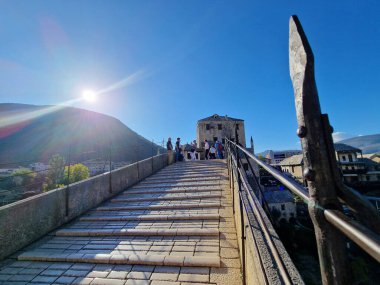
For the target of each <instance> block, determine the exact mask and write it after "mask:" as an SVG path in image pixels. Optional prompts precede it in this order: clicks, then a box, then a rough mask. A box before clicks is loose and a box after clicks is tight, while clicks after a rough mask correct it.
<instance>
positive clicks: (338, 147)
mask: <svg viewBox="0 0 380 285" xmlns="http://www.w3.org/2000/svg"><path fill="white" fill-rule="evenodd" d="M334 147H335V151H337V152H345V151H348V152H361V151H362V150H361V149H358V148H356V147H353V146H350V145H348V144H344V143H334Z"/></svg>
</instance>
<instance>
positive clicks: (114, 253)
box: [0, 160, 241, 285]
mask: <svg viewBox="0 0 380 285" xmlns="http://www.w3.org/2000/svg"><path fill="white" fill-rule="evenodd" d="M181 175H183V177H182V178H181ZM202 176H203V178H204V179H203V178H202ZM226 177H227V172H226V165H225V162H224V161H221V160H215V161H196V162H185V163H177V164H175V165H171V166H169V167H167V168H165V169H163V170H161V171H159V172H158V173H157V174H156V175H153V176H152V177H151V178H148V179H147V180H146V181H149V183H146V184H145V185H144V182H143V183H140V184H138V185H136V186H134V187H132V188H131V189H128V190H126V191H124V192H123V193H122V194H120V195H119V196H118V197H116V198H115V199H116V200H118V199H120V200H122V199H123V200H124V201H120V203H121V204H119V205H122V207H118V208H119V209H117V210H116V209H112V211H98V209H99V208H98V209H93V210H91V211H89V212H88V213H87V214H86V215H85V216H83V217H81V218H78V219H77V220H75V221H73V222H71V223H70V224H68V225H66V226H65V227H64V228H62V229H59V230H58V231H56V233H58V236H57V235H49V236H46V237H44V238H43V239H42V240H41V241H39V242H36V243H34V244H32V245H30V246H28V247H27V248H26V249H25V250H23V251H21V253H20V254H18V255H17V258H18V259H19V260H14V259H10V260H8V261H7V262H8V264H7V265H6V266H4V267H2V268H0V284H90V285H93V284H95V285H96V284H114V285H117V284H120V285H121V284H123V285H130V284H148V285H163V284H165V285H190V284H191V285H197V284H198V285H199V284H203V285H204V284H218V285H230V284H231V285H234V284H241V277H240V259H239V253H238V246H237V239H236V229H235V224H234V218H233V216H232V201H231V200H232V196H231V193H230V189H229V185H228V181H227V180H226ZM150 182H152V183H150ZM153 182H154V183H153ZM160 182H163V183H160ZM210 195H211V196H210ZM188 197H194V199H190V198H188ZM136 198H138V199H137V200H136ZM126 199H130V200H126ZM131 199H132V200H131ZM133 199H134V200H133ZM144 199H145V201H144ZM125 200H126V201H125ZM112 205H114V204H113V203H112V202H107V203H104V204H103V205H102V206H101V207H104V208H110V207H111V206H112ZM211 205H213V206H211ZM206 233H207V234H212V235H202V234H206ZM71 234H75V236H68V235H71Z"/></svg>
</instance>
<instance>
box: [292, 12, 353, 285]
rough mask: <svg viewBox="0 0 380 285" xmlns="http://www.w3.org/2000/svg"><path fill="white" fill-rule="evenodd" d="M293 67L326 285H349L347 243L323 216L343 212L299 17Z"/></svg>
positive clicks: (294, 27)
mask: <svg viewBox="0 0 380 285" xmlns="http://www.w3.org/2000/svg"><path fill="white" fill-rule="evenodd" d="M289 63H290V76H291V79H292V83H293V89H294V97H295V104H296V111H297V121H298V130H297V134H298V136H299V137H300V138H301V144H302V151H303V158H304V167H305V170H304V176H305V178H306V180H307V184H308V188H309V194H310V201H311V202H310V204H309V205H308V207H309V213H310V216H311V219H312V220H313V224H314V229H315V236H316V241H317V246H318V254H319V262H320V267H321V275H322V282H323V284H325V285H326V284H349V282H348V280H349V276H348V270H347V266H346V262H347V258H346V251H345V239H344V237H343V236H342V234H341V233H340V232H339V231H338V230H337V229H335V228H334V227H333V226H332V225H330V224H329V223H328V222H327V221H326V219H325V217H324V215H323V209H336V210H341V206H340V204H339V201H338V198H337V194H336V187H335V182H334V176H333V175H332V173H331V169H330V162H329V155H328V149H327V144H326V141H325V137H324V128H323V123H322V117H321V107H320V104H319V98H318V91H317V87H316V83H315V78H314V55H313V52H312V50H311V47H310V45H309V42H308V40H307V38H306V35H305V33H304V31H303V29H302V26H301V23H300V22H299V20H298V18H297V17H296V16H292V17H291V18H290V32H289ZM330 136H331V133H330Z"/></svg>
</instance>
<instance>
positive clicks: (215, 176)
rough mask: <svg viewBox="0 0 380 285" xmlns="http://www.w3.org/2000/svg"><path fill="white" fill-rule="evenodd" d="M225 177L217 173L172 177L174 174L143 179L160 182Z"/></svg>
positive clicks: (156, 175)
mask: <svg viewBox="0 0 380 285" xmlns="http://www.w3.org/2000/svg"><path fill="white" fill-rule="evenodd" d="M225 177H227V175H223V174H220V173H219V172H218V173H213V174H201V173H199V174H193V175H181V176H178V175H174V174H170V175H158V174H155V175H153V176H151V177H148V178H147V179H145V181H153V180H154V181H160V180H174V179H192V178H193V179H205V180H207V179H215V178H225Z"/></svg>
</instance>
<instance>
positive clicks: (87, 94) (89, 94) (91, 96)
mask: <svg viewBox="0 0 380 285" xmlns="http://www.w3.org/2000/svg"><path fill="white" fill-rule="evenodd" d="M82 97H83V99H84V100H86V101H87V102H95V101H96V93H95V92H94V91H92V90H84V91H83V93H82Z"/></svg>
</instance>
